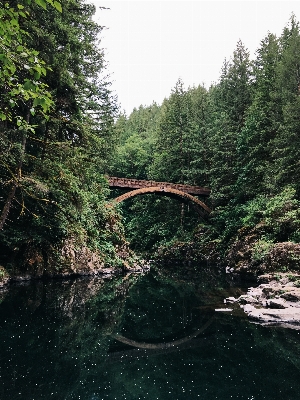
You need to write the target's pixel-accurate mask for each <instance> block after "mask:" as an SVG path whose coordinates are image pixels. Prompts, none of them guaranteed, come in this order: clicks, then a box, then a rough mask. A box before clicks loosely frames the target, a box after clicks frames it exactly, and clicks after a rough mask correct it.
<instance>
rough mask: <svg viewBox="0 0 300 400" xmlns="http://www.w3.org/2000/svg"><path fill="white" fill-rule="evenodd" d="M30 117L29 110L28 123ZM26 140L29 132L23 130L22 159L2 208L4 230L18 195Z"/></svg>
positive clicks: (0, 217) (0, 219) (0, 228)
mask: <svg viewBox="0 0 300 400" xmlns="http://www.w3.org/2000/svg"><path fill="white" fill-rule="evenodd" d="M29 117H30V112H29V111H28V113H27V115H26V122H27V124H29ZM26 141H27V132H23V137H22V147H21V154H20V160H19V163H18V165H17V168H16V175H15V178H14V181H13V183H12V185H11V188H10V191H9V193H8V196H7V199H6V202H5V204H4V207H3V210H2V213H1V216H0V230H2V229H3V227H4V224H5V221H6V219H7V216H8V214H9V210H10V208H11V205H12V203H13V200H14V198H15V195H16V190H17V187H18V186H19V181H20V178H21V175H22V165H23V159H24V155H25V148H26Z"/></svg>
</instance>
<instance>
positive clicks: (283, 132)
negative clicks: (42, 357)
mask: <svg viewBox="0 0 300 400" xmlns="http://www.w3.org/2000/svg"><path fill="white" fill-rule="evenodd" d="M94 13H95V7H94V6H93V5H91V4H88V3H86V2H84V1H83V0H66V1H64V2H63V3H62V4H60V3H59V2H57V1H52V0H47V1H46V0H35V1H33V0H32V1H30V0H11V1H8V2H7V3H4V4H2V5H1V6H0V32H1V35H0V36H1V37H0V68H1V69H0V86H1V90H0V92H1V99H0V104H1V107H0V266H1V270H0V272H1V274H2V276H5V275H6V274H14V273H17V274H20V273H23V274H25V273H31V274H37V275H44V274H47V273H49V274H54V273H56V272H57V273H58V272H59V273H62V274H64V273H69V272H70V270H71V271H72V272H74V273H77V272H78V271H79V270H80V269H84V268H86V267H84V268H83V267H82V265H87V264H89V265H90V264H93V265H92V266H89V268H90V269H89V271H91V270H93V268H98V267H101V268H103V267H108V266H109V267H120V266H122V267H124V265H130V264H132V263H135V262H136V259H137V254H138V255H139V256H142V257H143V258H151V259H153V258H158V259H159V260H164V261H168V260H174V259H180V260H188V261H196V262H200V261H204V262H206V263H207V262H209V263H214V264H221V265H222V264H223V265H224V264H226V265H229V266H231V267H233V268H234V269H236V270H240V271H242V270H243V269H244V270H255V271H259V270H260V269H261V270H266V269H268V268H269V269H270V268H275V269H276V268H277V269H280V268H293V267H296V266H297V265H298V264H299V260H300V244H299V242H300V212H299V204H300V182H299V176H300V157H299V156H300V154H299V153H300V143H299V142H300V98H299V95H300V27H299V23H298V21H297V19H296V16H295V15H292V16H291V17H290V20H289V23H288V24H287V26H285V27H283V30H282V34H281V35H280V36H279V37H277V36H276V35H274V34H272V33H270V32H269V33H267V34H266V37H265V38H263V39H262V40H261V42H260V43H258V49H257V51H256V54H255V58H254V59H251V58H250V54H249V52H248V50H247V48H246V47H245V46H244V44H243V43H242V42H241V41H238V42H237V45H236V48H235V49H234V51H233V54H232V56H231V57H230V59H228V60H225V61H224V63H223V65H222V66H220V69H221V73H220V77H219V80H218V81H217V82H216V83H213V84H211V86H210V87H209V89H207V88H205V87H204V86H201V85H199V86H195V87H188V88H186V87H185V85H184V82H183V81H182V80H181V79H178V81H177V82H176V83H174V88H173V89H172V91H171V93H170V94H169V95H168V94H166V96H167V95H168V97H166V98H165V100H164V101H163V102H162V104H161V105H159V104H156V103H153V104H151V105H149V106H145V105H141V106H140V107H139V108H135V109H134V110H133V111H132V113H131V114H130V115H129V116H127V115H126V114H124V113H120V111H119V106H118V100H117V97H116V96H115V95H114V94H113V93H112V91H111V89H110V78H109V76H108V73H107V67H106V62H105V55H104V52H103V50H102V49H101V40H100V39H101V31H102V29H103V27H101V26H100V25H98V24H97V23H96V22H95V21H94V20H93V15H94ZM107 176H118V177H127V178H137V179H149V180H155V181H166V182H173V183H182V184H192V185H198V186H205V187H208V188H210V189H211V195H210V197H209V198H208V199H204V200H203V201H205V203H206V204H207V205H208V206H209V207H210V208H211V209H212V213H211V214H210V215H209V216H207V217H205V218H201V217H199V215H198V214H197V213H195V210H194V209H193V208H192V207H191V206H190V205H189V204H183V203H181V202H179V201H178V200H176V199H171V198H168V197H162V196H156V195H145V196H138V197H136V198H134V199H131V200H128V202H125V203H124V204H123V205H122V206H112V205H111V199H112V198H114V197H116V194H117V193H116V191H115V190H109V185H108V181H107ZM129 243H130V248H129ZM70 260H71V261H70Z"/></svg>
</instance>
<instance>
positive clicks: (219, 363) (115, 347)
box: [0, 268, 300, 400]
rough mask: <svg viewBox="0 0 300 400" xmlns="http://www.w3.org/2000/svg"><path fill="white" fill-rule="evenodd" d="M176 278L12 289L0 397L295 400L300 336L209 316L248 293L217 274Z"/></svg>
mask: <svg viewBox="0 0 300 400" xmlns="http://www.w3.org/2000/svg"><path fill="white" fill-rule="evenodd" d="M171 270H172V269H171ZM174 271H175V270H172V272H170V270H168V271H166V270H164V269H159V268H157V269H153V271H151V272H150V273H148V274H145V275H133V274H132V275H126V276H124V277H122V276H119V277H114V278H111V279H102V278H93V279H91V278H89V279H88V278H85V279H83V278H82V279H76V280H49V281H35V282H30V283H24V284H22V285H20V284H18V285H12V286H11V287H10V288H9V289H8V290H7V291H6V292H3V293H2V294H1V297H0V298H1V300H0V301H1V304H0V328H1V329H0V341H1V346H0V374H1V381H0V399H1V400H8V399H13V400H16V399H21V400H40V399H57V400H63V399H66V400H67V399H83V400H98V399H116V400H119V399H128V400H136V399H149V400H153V399H159V400H165V399H172V400H174V399H189V400H190V399H191V400H194V399H198V398H199V399H207V400H211V399H222V400H227V399H228V400H229V399H239V400H240V399H251V400H253V399H255V400H261V399H270V400H276V399H278V400H279V399H280V400H282V398H285V399H287V400H298V399H299V396H300V379H299V376H300V357H299V354H300V335H299V332H300V331H298V330H296V329H283V328H278V327H262V326H260V325H257V324H253V323H250V322H249V321H248V319H247V317H246V315H245V314H244V313H243V311H242V310H241V309H240V308H239V306H237V305H236V306H234V307H233V310H232V311H230V312H219V311H215V310H216V309H220V308H224V302H223V299H224V298H225V297H228V296H232V295H239V294H241V293H243V292H245V290H246V289H245V288H241V287H239V286H238V285H234V284H233V283H232V282H228V281H226V279H224V277H223V276H222V275H221V274H219V273H218V272H217V271H213V270H209V269H207V270H203V272H202V273H196V272H195V271H193V270H192V269H190V270H189V271H183V270H182V269H181V270H180V271H179V272H176V271H177V270H176V271H175V272H174Z"/></svg>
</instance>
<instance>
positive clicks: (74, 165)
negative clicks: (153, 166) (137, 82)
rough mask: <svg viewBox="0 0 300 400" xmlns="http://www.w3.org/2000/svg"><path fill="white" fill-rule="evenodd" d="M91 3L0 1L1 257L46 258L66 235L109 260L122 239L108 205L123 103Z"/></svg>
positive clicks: (8, 261) (0, 260)
mask: <svg viewBox="0 0 300 400" xmlns="http://www.w3.org/2000/svg"><path fill="white" fill-rule="evenodd" d="M94 13H95V6H94V5H92V4H88V3H86V2H85V1H84V0H65V1H64V2H63V3H62V4H60V2H58V1H53V0H32V1H30V0H10V1H8V2H1V5H0V93H1V98H0V265H5V266H9V265H12V264H14V263H16V262H19V263H20V264H22V263H23V264H24V263H27V264H28V263H29V264H30V263H31V264H32V265H35V264H36V263H38V260H39V258H43V262H44V266H45V267H47V265H48V266H49V264H50V258H49V257H50V254H52V256H53V254H54V253H55V250H57V252H58V254H60V252H61V247H62V243H63V241H65V240H68V241H69V244H70V241H73V243H72V246H73V249H70V248H69V250H68V251H73V254H75V253H74V251H75V250H76V249H77V250H78V249H80V248H82V247H84V246H87V247H88V248H89V249H91V250H95V251H97V252H98V253H99V254H100V257H102V258H103V259H106V261H107V262H108V263H109V262H112V263H113V262H115V261H116V258H117V255H116V252H115V246H116V245H119V244H120V243H123V241H124V240H123V238H122V229H121V225H118V224H119V222H118V216H117V215H116V214H115V212H114V210H113V209H112V208H107V207H106V200H107V195H108V192H109V191H108V184H107V180H106V179H105V178H104V175H103V174H104V173H105V170H106V164H107V160H108V157H109V155H110V153H111V152H112V149H113V146H114V137H115V135H114V126H113V123H114V118H115V117H116V111H117V103H116V99H115V97H114V96H113V95H112V93H111V91H110V82H109V78H107V77H106V74H107V72H106V64H105V59H104V54H103V51H102V50H101V46H100V36H101V31H102V29H103V28H102V27H101V26H100V25H99V24H97V23H96V22H95V21H94V20H93V19H92V17H93V15H94ZM53 252H54V253H53ZM47 259H48V261H47ZM18 260H19V261H18ZM53 264H55V262H53ZM55 267H56V266H55V265H53V266H52V268H55Z"/></svg>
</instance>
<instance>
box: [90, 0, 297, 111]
mask: <svg viewBox="0 0 300 400" xmlns="http://www.w3.org/2000/svg"><path fill="white" fill-rule="evenodd" d="M90 1H91V2H93V3H94V4H95V5H96V7H97V13H96V16H95V19H96V21H97V22H98V23H99V24H100V25H104V26H106V27H107V29H105V30H104V31H103V34H102V40H101V45H102V47H103V48H105V54H106V56H105V58H106V61H107V62H108V63H109V67H108V71H109V73H110V75H111V80H112V82H113V85H112V88H113V90H114V91H115V93H116V94H117V96H118V100H119V103H120V105H121V110H125V111H126V113H127V115H129V114H130V112H131V111H132V110H133V108H134V107H137V108H138V107H139V106H140V105H141V104H143V105H150V104H151V103H152V102H153V101H155V102H157V103H158V104H161V102H162V101H163V99H164V98H165V97H168V96H169V95H170V93H171V89H172V88H173V87H174V86H175V83H176V81H177V80H178V78H179V77H180V78H181V79H182V80H183V82H184V84H185V86H186V87H188V86H193V85H196V86H197V85H199V84H202V83H203V84H204V85H205V86H206V87H209V85H210V84H211V83H212V82H216V81H217V80H218V78H219V76H220V70H221V67H222V64H223V61H224V59H225V58H227V59H228V58H230V57H231V55H232V53H233V51H234V49H235V47H236V43H237V41H238V40H239V39H241V40H242V42H243V43H244V44H245V46H246V47H247V48H248V50H249V51H250V54H251V56H252V57H253V56H254V53H255V50H256V49H257V48H258V47H259V43H260V41H261V40H262V39H263V38H264V37H265V36H266V34H267V32H268V31H270V32H272V33H275V34H277V35H280V34H281V32H282V30H283V28H284V26H285V25H286V24H287V23H288V20H289V18H290V16H291V14H292V12H294V14H295V15H296V17H297V20H299V19H300V1H201V0H198V1H168V0H152V1H149V0H139V1H126V0H123V1H120V0H90ZM100 6H101V7H108V8H110V9H109V10H99V7H100Z"/></svg>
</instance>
